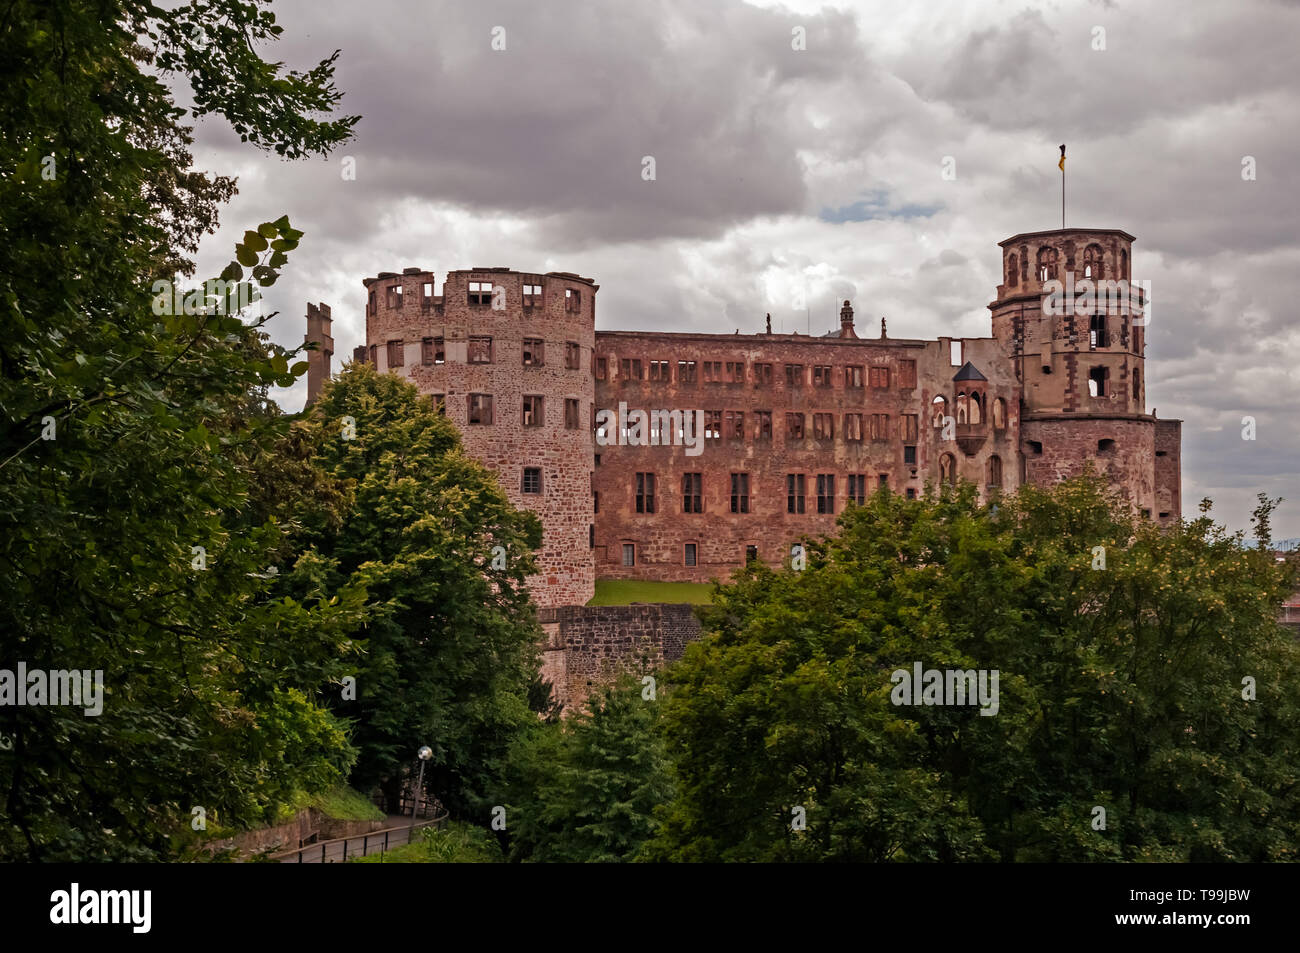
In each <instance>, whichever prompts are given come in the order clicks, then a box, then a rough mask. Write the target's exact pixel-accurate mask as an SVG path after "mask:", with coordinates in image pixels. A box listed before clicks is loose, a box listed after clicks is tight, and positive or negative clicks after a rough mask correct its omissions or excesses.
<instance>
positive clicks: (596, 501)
mask: <svg viewBox="0 0 1300 953" xmlns="http://www.w3.org/2000/svg"><path fill="white" fill-rule="evenodd" d="M591 511H592V512H593V513H599V512H600V491H599V490H592V491H591Z"/></svg>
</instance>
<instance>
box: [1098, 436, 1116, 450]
mask: <svg viewBox="0 0 1300 953" xmlns="http://www.w3.org/2000/svg"><path fill="white" fill-rule="evenodd" d="M1097 452H1098V453H1114V452H1115V441H1114V440H1111V439H1110V438H1109V437H1107V438H1105V439H1102V440H1098V441H1097Z"/></svg>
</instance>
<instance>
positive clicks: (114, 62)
mask: <svg viewBox="0 0 1300 953" xmlns="http://www.w3.org/2000/svg"><path fill="white" fill-rule="evenodd" d="M262 6H265V4H259V3H256V2H253V3H236V2H233V0H215V2H206V3H197V2H196V3H192V4H188V5H184V6H181V7H178V8H175V9H171V10H167V9H163V8H161V7H159V6H156V5H154V4H152V3H147V2H136V0H117V2H112V0H109V2H96V3H89V2H82V0H41V2H30V0H16V2H14V3H10V4H7V5H6V7H5V10H4V13H3V18H0V37H2V38H3V42H2V43H0V77H3V83H0V123H2V124H3V127H4V129H5V136H4V137H3V139H2V140H0V233H2V234H3V235H4V240H3V241H0V315H2V317H0V367H3V371H4V374H3V381H2V382H0V524H2V525H0V564H3V567H4V573H5V579H6V586H7V590H8V591H7V594H6V595H7V598H6V599H5V601H4V603H3V604H2V605H0V667H3V668H6V669H9V670H13V669H14V668H15V666H16V664H17V663H18V662H19V661H22V662H25V663H26V664H27V665H28V666H29V667H32V668H38V667H39V668H42V669H80V670H91V671H94V670H102V671H103V673H104V681H105V691H106V698H105V702H104V710H103V713H102V714H101V715H99V716H97V717H96V716H86V715H84V714H83V712H82V710H81V709H78V708H69V707H58V706H50V705H46V706H40V707H22V708H18V707H4V708H3V709H0V734H3V735H4V737H5V744H4V747H5V749H6V750H4V751H0V791H2V792H3V794H2V795H0V856H4V857H14V856H24V857H27V858H30V859H38V860H62V859H80V860H85V859H96V858H102V859H118V858H124V857H126V858H137V859H148V858H156V857H160V856H164V855H165V854H166V852H167V850H168V843H169V839H170V837H171V836H172V835H173V834H174V833H175V832H176V831H177V830H178V829H182V830H184V829H188V828H189V826H190V819H191V813H192V810H193V808H196V807H200V808H203V809H204V811H205V812H206V813H207V815H208V816H209V817H212V818H213V819H214V820H219V822H220V823H222V824H224V825H226V826H228V827H229V826H239V825H242V824H254V823H257V822H259V821H261V820H265V819H267V818H269V817H271V816H273V815H274V813H275V811H276V809H277V805H278V804H279V803H281V802H282V800H283V799H284V798H285V797H286V796H287V792H290V791H291V790H292V789H294V788H295V787H308V788H310V787H317V786H320V785H328V784H332V783H335V782H337V781H338V780H339V779H340V778H341V777H342V776H343V775H344V774H345V773H346V772H347V770H348V768H349V766H350V764H351V760H352V756H353V754H354V752H352V751H351V749H350V748H349V747H348V746H347V744H346V742H345V740H344V739H343V737H342V735H341V733H340V731H339V725H338V724H337V723H335V722H333V721H332V720H331V719H330V718H329V716H328V715H327V714H326V713H325V712H324V711H323V710H322V709H321V708H320V707H319V705H317V704H316V702H315V688H316V685H317V684H319V682H320V681H321V680H323V679H326V678H329V677H334V676H335V674H336V669H337V668H338V667H339V666H340V664H341V662H342V659H343V658H344V657H345V656H346V654H347V643H346V633H347V632H348V631H349V630H350V628H351V627H353V626H354V625H355V620H356V619H357V618H358V617H359V615H360V613H361V605H360V595H361V594H360V593H359V592H345V593H342V594H337V593H335V594H331V596H330V597H329V598H326V597H325V596H324V595H323V593H320V592H315V591H305V592H302V593H301V594H300V597H299V598H298V599H284V598H281V597H278V596H276V595H275V594H273V593H272V591H271V590H272V588H273V587H274V586H275V579H274V573H273V571H272V570H273V569H274V568H275V566H276V563H277V561H278V560H279V559H280V558H281V557H282V556H283V555H284V553H285V551H286V543H285V539H286V533H290V534H291V533H292V532H294V531H295V518H294V515H293V514H294V512H295V511H298V510H302V509H308V510H310V509H314V508H315V506H314V504H309V503H308V502H307V501H306V498H305V497H306V494H305V492H304V491H303V490H302V489H301V488H298V487H295V486H293V485H292V484H290V483H286V482H282V481H279V480H278V479H277V468H276V467H275V465H273V464H272V463H271V458H272V454H271V448H273V447H274V446H276V445H277V444H279V442H280V441H282V440H285V439H286V437H287V423H286V421H284V420H283V419H282V418H281V417H280V415H279V413H278V409H277V408H275V407H274V405H273V404H272V403H271V402H270V401H269V400H268V399H267V396H266V395H267V389H268V388H269V387H270V386H272V385H287V384H290V383H292V382H293V380H294V379H295V376H296V375H298V374H301V373H302V371H303V369H304V367H305V365H303V364H299V365H295V366H290V363H289V362H290V357H291V355H290V354H288V353H286V352H285V351H284V350H283V349H281V348H278V347H276V346H274V345H271V344H270V343H269V342H268V340H267V338H266V335H265V334H264V332H263V331H262V325H263V324H264V321H265V319H261V320H252V321H251V322H246V321H244V320H241V319H240V317H239V316H238V314H236V313H234V309H233V308H232V307H231V305H232V304H233V305H234V307H235V308H237V306H238V303H239V302H240V301H241V300H242V301H245V302H246V301H248V300H250V299H252V298H253V297H254V295H252V294H251V292H252V291H253V290H254V289H255V288H257V287H266V286H268V285H270V284H272V283H274V281H275V280H276V277H277V275H278V273H279V269H280V268H281V267H282V266H283V265H284V264H285V263H286V262H287V261H288V254H289V252H291V251H292V250H293V248H294V247H295V246H296V244H297V241H298V239H299V238H300V237H301V232H298V231H297V230H295V229H293V228H292V227H291V226H290V224H289V222H288V219H287V218H281V219H278V220H277V221H274V222H265V223H261V224H260V225H259V226H257V227H256V229H255V230H253V231H250V232H249V233H246V234H245V237H244V240H243V241H242V242H241V243H240V245H239V247H238V248H236V250H235V254H236V261H235V262H232V264H231V266H230V267H229V268H228V269H227V270H226V272H225V273H223V276H222V277H223V279H224V280H225V281H227V282H230V283H231V284H230V285H228V286H226V287H225V288H224V290H222V289H214V287H213V286H211V285H207V286H205V287H204V288H203V291H202V292H200V291H199V289H198V288H197V287H196V288H181V293H180V298H181V299H182V302H184V301H185V300H187V299H188V300H189V301H190V302H191V303H192V306H191V307H185V306H184V304H182V306H181V307H176V305H175V300H174V298H175V296H172V295H161V294H159V290H158V289H159V286H160V285H161V286H162V287H167V286H169V285H171V283H173V282H175V281H176V280H177V279H178V278H179V277H181V276H183V275H188V274H192V272H193V265H192V261H191V257H192V255H193V254H194V252H195V250H196V248H197V246H198V241H199V239H200V238H201V237H202V236H203V235H204V234H206V233H210V232H212V231H214V230H215V228H216V224H217V219H216V211H217V208H218V207H219V206H220V205H221V204H222V203H223V202H224V201H226V200H227V199H228V198H229V197H230V195H231V194H232V193H233V189H234V183H233V181H232V180H230V179H228V178H223V177H212V176H209V175H207V174H205V173H202V172H198V171H195V170H193V169H192V158H191V156H190V154H189V151H188V146H189V144H190V142H191V134H190V130H189V128H188V127H186V126H185V125H183V124H182V122H181V119H182V116H183V111H182V110H181V109H179V108H178V107H177V106H176V105H175V104H174V102H173V101H172V99H171V95H170V93H169V92H168V89H167V87H166V86H164V84H163V83H162V82H161V80H160V78H159V75H158V71H159V70H160V69H161V70H176V71H179V72H180V73H181V74H182V78H188V79H189V80H190V81H191V83H192V86H193V88H194V93H195V102H196V106H197V111H198V112H199V113H200V114H201V113H203V112H213V113H219V114H222V115H225V116H226V117H227V118H228V119H230V120H231V121H232V122H233V123H234V124H235V126H236V128H237V129H240V130H241V133H242V134H244V135H246V137H247V139H248V140H249V141H250V142H251V143H253V144H255V145H256V146H259V147H263V148H271V149H274V150H276V151H277V152H279V153H281V154H283V155H286V156H298V155H303V154H307V153H326V152H328V151H329V149H330V148H332V147H333V146H334V145H337V144H338V143H339V142H341V141H343V140H344V139H346V138H347V137H348V135H350V133H349V129H350V127H351V125H352V123H353V122H354V121H355V120H354V119H351V118H346V119H339V120H333V121H329V120H326V119H323V118H316V117H314V116H313V115H312V114H313V112H315V111H322V112H324V111H329V110H331V109H332V108H333V107H334V106H335V105H336V104H337V101H338V94H337V93H336V92H335V91H334V90H333V89H332V86H331V83H330V74H331V71H332V58H331V59H327V60H325V61H324V62H322V63H321V64H320V66H318V67H317V68H316V69H314V70H312V71H310V72H308V73H306V74H301V75H298V74H292V73H288V74H286V73H285V72H284V71H283V69H282V67H281V66H280V65H279V64H274V63H270V62H267V61H265V60H263V59H262V58H261V56H260V55H259V54H258V53H257V52H256V51H255V50H254V49H253V45H252V44H254V43H255V42H259V41H261V40H266V39H270V38H272V37H274V36H275V35H277V34H278V32H279V28H278V27H275V26H274V21H273V19H272V18H271V17H270V14H269V12H267V11H265V10H262V9H259V8H260V7H262ZM199 19H202V20H203V21H204V22H205V23H219V24H220V29H219V31H218V34H219V35H218V39H219V40H220V42H219V43H214V44H209V45H208V46H206V47H204V48H203V49H202V50H201V51H200V50H199V49H198V47H196V46H195V45H194V43H195V42H196V41H195V39H194V34H193V33H192V31H189V26H190V25H192V24H193V23H194V22H196V21H197V20H199ZM241 286H242V287H241ZM281 472H282V471H281ZM325 505H326V506H328V505H329V504H328V501H327V502H326V504H325ZM335 596H337V598H335Z"/></svg>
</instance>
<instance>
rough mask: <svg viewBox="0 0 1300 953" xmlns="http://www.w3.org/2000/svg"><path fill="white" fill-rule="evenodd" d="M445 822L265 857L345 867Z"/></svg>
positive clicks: (341, 839)
mask: <svg viewBox="0 0 1300 953" xmlns="http://www.w3.org/2000/svg"><path fill="white" fill-rule="evenodd" d="M446 819H447V815H446V814H442V815H440V816H438V817H433V818H430V819H428V820H424V821H416V822H415V823H414V824H403V825H401V826H399V827H387V828H384V829H383V830H378V831H370V832H369V833H367V834H354V835H353V836H351V837H337V838H335V839H333V840H325V841H319V842H317V843H315V844H308V845H306V846H305V847H298V848H295V849H293V850H283V851H277V852H276V853H274V854H271V855H269V857H268V860H274V861H278V862H279V863H282V864H335V863H346V862H347V861H348V859H349V858H352V857H366V856H368V855H370V854H383V853H386V852H387V851H389V850H391V849H392V848H394V847H401V846H403V845H405V844H409V843H410V841H411V832H412V831H418V830H420V829H422V828H425V827H433V826H436V825H441V824H442V822H443V821H445V820H446ZM358 842H359V843H358ZM349 844H351V847H349Z"/></svg>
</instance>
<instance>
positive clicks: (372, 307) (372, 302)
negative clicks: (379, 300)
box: [366, 290, 375, 314]
mask: <svg viewBox="0 0 1300 953" xmlns="http://www.w3.org/2000/svg"><path fill="white" fill-rule="evenodd" d="M366 307H367V308H368V309H369V310H368V312H367V313H368V314H374V313H375V293H374V291H373V290H372V291H371V292H370V300H369V301H368V302H367V303H366Z"/></svg>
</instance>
